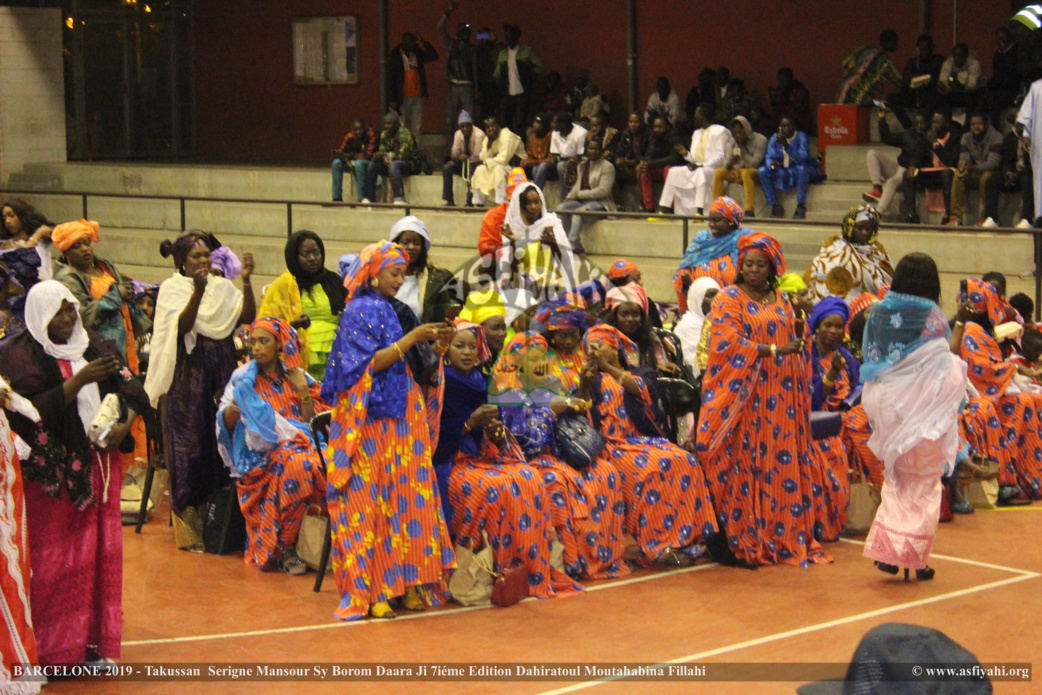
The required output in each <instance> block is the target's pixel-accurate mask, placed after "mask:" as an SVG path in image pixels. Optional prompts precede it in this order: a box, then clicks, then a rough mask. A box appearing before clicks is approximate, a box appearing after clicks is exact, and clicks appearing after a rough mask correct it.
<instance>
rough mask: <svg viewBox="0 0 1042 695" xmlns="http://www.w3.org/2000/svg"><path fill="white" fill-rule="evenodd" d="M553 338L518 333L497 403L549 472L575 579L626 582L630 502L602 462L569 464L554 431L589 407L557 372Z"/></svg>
mask: <svg viewBox="0 0 1042 695" xmlns="http://www.w3.org/2000/svg"><path fill="white" fill-rule="evenodd" d="M548 351H549V347H548V345H547V343H546V340H545V339H544V338H543V337H542V336H540V335H538V334H536V333H518V334H517V335H515V336H514V337H513V338H512V339H511V340H510V342H508V343H507V346H506V348H505V349H504V350H503V352H502V353H501V354H500V356H499V361H498V362H497V363H496V372H495V374H494V375H493V379H494V380H495V382H494V384H493V385H492V387H491V388H492V391H491V394H492V398H490V401H489V402H490V403H494V404H496V405H498V406H499V412H500V413H501V416H502V419H503V423H504V424H505V425H506V427H507V428H508V429H509V430H510V432H511V434H512V435H513V436H514V438H515V439H516V440H517V442H518V444H519V445H520V446H521V448H522V450H523V451H524V455H525V458H526V460H527V461H528V462H529V463H530V464H531V465H532V466H534V467H535V468H537V469H538V470H539V471H540V473H541V474H542V480H543V485H544V486H545V487H546V490H547V492H548V493H549V497H550V518H551V523H552V524H553V527H554V529H555V530H556V531H557V536H558V538H559V539H560V541H561V545H562V546H563V548H564V566H565V571H566V572H567V573H568V574H569V575H570V576H572V577H576V578H584V579H599V578H604V577H621V576H622V575H625V574H628V573H629V571H630V568H629V565H627V564H626V561H625V560H623V557H622V556H623V553H624V552H625V550H626V541H625V537H624V536H623V533H624V532H623V522H624V520H625V514H626V503H625V502H624V500H623V498H622V490H621V489H620V486H621V483H620V481H619V476H618V473H617V472H616V470H615V468H614V467H613V466H612V465H611V464H610V463H608V462H607V461H606V460H603V459H597V460H596V461H594V462H593V463H592V464H590V465H589V466H587V467H586V468H584V469H582V470H581V471H578V470H575V469H573V468H572V467H571V466H569V465H568V464H567V463H565V462H564V461H563V460H562V459H561V455H560V449H559V448H558V446H557V439H556V437H555V434H554V425H555V424H556V421H557V418H558V417H560V416H561V415H563V414H564V413H566V412H568V411H572V412H576V413H578V412H581V411H584V410H585V403H584V402H582V401H580V400H578V399H573V398H566V397H565V396H564V395H563V393H564V386H563V384H562V383H561V381H560V378H559V377H558V376H557V375H556V374H554V373H553V363H552V361H551V360H550V357H549V355H548Z"/></svg>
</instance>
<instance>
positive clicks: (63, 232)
mask: <svg viewBox="0 0 1042 695" xmlns="http://www.w3.org/2000/svg"><path fill="white" fill-rule="evenodd" d="M99 230H100V227H99V226H98V223H97V222H89V221H87V220H80V221H79V222H65V223H64V224H59V225H58V226H57V227H55V228H54V232H53V233H52V234H51V240H52V242H53V243H54V245H55V246H57V247H58V250H59V251H61V252H62V254H63V259H64V261H65V262H64V263H59V264H58V265H57V271H56V272H55V275H54V278H55V279H56V280H57V281H58V282H60V283H62V284H63V285H65V286H66V287H68V288H69V291H70V292H72V295H73V296H74V297H76V301H78V302H79V303H80V315H81V316H82V317H83V325H84V326H85V327H86V328H87V329H89V330H92V331H95V332H97V334H98V335H100V336H101V337H102V338H108V339H111V340H115V341H116V347H117V348H118V349H119V353H120V355H122V356H123V358H124V359H125V360H126V363H127V366H128V367H130V371H132V372H133V373H135V374H137V373H138V372H139V371H140V370H139V365H138V354H137V343H138V338H139V337H141V336H144V335H147V334H148V332H149V331H150V330H152V321H151V320H149V318H148V317H147V316H145V314H144V312H143V311H141V308H140V307H138V305H137V303H136V302H134V285H133V283H132V282H131V280H130V279H129V278H126V277H123V275H122V274H121V273H120V272H119V271H118V270H117V269H116V266H115V265H113V264H112V262H110V261H106V260H104V259H101V258H98V257H96V256H95V255H94V244H96V243H98V231H99Z"/></svg>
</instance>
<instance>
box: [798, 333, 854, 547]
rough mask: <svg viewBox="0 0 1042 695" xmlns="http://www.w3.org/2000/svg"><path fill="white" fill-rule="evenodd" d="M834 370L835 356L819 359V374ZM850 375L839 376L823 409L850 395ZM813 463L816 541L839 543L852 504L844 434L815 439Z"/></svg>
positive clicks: (832, 409)
mask: <svg viewBox="0 0 1042 695" xmlns="http://www.w3.org/2000/svg"><path fill="white" fill-rule="evenodd" d="M831 367H832V353H828V354H826V355H819V356H818V369H819V373H820V374H827V373H828V371H829V369H830V368H831ZM850 392H851V388H850V375H849V374H848V373H847V370H846V369H843V370H841V371H840V373H839V376H837V377H836V381H835V383H834V384H833V385H832V390H831V391H830V393H829V398H828V401H827V402H825V403H822V407H821V409H822V410H823V411H826V412H836V411H838V410H839V409H840V407H841V406H842V405H843V401H844V400H846V399H847V398H848V397H849V396H850ZM810 450H811V460H812V462H813V464H814V465H812V466H811V467H810V468H808V475H809V476H810V479H811V482H812V487H811V491H812V493H813V495H814V497H813V499H814V539H815V540H818V541H827V542H832V541H838V540H839V538H840V536H842V535H843V525H844V524H846V523H847V504H848V503H849V502H850V459H849V457H848V456H847V450H846V447H845V446H844V445H843V433H842V431H840V433H839V434H837V435H834V436H832V437H826V438H825V439H812V440H811V443H810Z"/></svg>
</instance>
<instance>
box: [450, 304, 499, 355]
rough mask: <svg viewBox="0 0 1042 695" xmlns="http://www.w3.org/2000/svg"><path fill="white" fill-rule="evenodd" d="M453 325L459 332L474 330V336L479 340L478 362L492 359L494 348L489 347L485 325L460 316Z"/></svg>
mask: <svg viewBox="0 0 1042 695" xmlns="http://www.w3.org/2000/svg"><path fill="white" fill-rule="evenodd" d="M452 326H453V328H455V329H456V332H457V333H459V332H460V331H474V337H475V338H476V339H477V341H478V364H485V363H486V362H488V361H489V360H490V359H492V350H490V349H489V347H488V341H487V340H485V327H484V326H480V325H478V324H476V323H472V322H470V321H467V320H466V319H461V318H460V317H458V316H457V317H456V320H455V321H454V322H453V324H452Z"/></svg>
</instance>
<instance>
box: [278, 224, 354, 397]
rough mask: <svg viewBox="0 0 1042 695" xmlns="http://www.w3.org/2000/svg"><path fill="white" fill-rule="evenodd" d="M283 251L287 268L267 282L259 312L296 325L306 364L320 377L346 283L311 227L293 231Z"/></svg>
mask: <svg viewBox="0 0 1042 695" xmlns="http://www.w3.org/2000/svg"><path fill="white" fill-rule="evenodd" d="M284 255H285V259H286V272H284V273H283V274H282V275H280V276H278V277H277V278H275V280H274V281H273V282H272V283H271V284H270V285H268V288H267V289H266V290H265V291H264V296H263V297H261V304H260V308H259V309H258V310H257V313H258V315H260V316H270V317H273V318H277V319H281V320H283V321H285V322H287V323H289V324H290V325H292V326H293V327H294V328H296V329H297V335H298V336H299V337H300V345H301V357H302V358H303V360H304V365H305V367H306V368H307V370H308V373H309V374H311V376H312V377H314V378H315V379H317V380H318V381H321V380H322V376H323V375H324V374H325V372H326V362H328V361H329V350H330V348H331V347H332V346H333V336H334V335H336V327H337V322H338V321H339V320H340V314H341V312H343V310H344V283H343V280H341V278H340V276H339V275H337V274H336V273H334V272H333V271H331V270H328V269H326V266H325V264H326V247H325V245H324V244H323V243H322V239H321V238H320V237H319V236H318V234H315V233H314V232H312V231H309V230H307V229H302V230H300V231H299V232H294V233H293V235H292V236H291V237H290V238H289V241H287V242H286V250H285V254H284Z"/></svg>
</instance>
